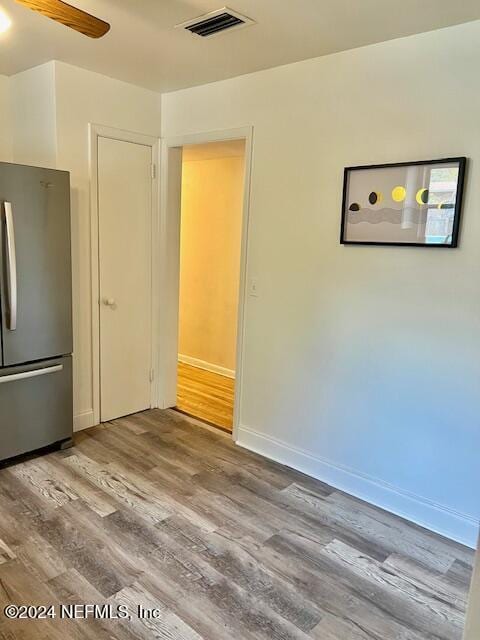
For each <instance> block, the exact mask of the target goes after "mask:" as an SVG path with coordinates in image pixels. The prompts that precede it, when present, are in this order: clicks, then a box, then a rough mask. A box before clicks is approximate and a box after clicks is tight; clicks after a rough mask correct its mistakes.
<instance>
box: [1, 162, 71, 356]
mask: <svg viewBox="0 0 480 640" xmlns="http://www.w3.org/2000/svg"><path fill="white" fill-rule="evenodd" d="M0 215H1V234H2V242H1V243H0V244H1V311H2V314H1V315H2V343H3V363H2V364H3V365H4V366H9V365H15V364H20V363H24V362H32V361H34V360H42V359H45V358H52V357H56V356H60V355H64V354H69V353H71V352H72V304H71V298H72V292H71V250H70V184H69V174H68V173H66V172H64V171H55V170H53V169H41V168H36V167H26V166H23V165H15V164H7V163H0Z"/></svg>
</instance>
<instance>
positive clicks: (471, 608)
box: [464, 538, 480, 640]
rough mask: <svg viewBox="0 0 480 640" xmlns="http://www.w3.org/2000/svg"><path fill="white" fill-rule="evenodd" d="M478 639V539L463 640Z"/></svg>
mask: <svg viewBox="0 0 480 640" xmlns="http://www.w3.org/2000/svg"><path fill="white" fill-rule="evenodd" d="M479 638H480V538H479V545H478V549H477V561H476V566H475V573H474V574H473V581H472V590H471V592H470V602H469V605H468V616H467V625H466V627H465V639H464V640H478V639H479Z"/></svg>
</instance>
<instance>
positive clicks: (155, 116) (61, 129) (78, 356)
mask: <svg viewBox="0 0 480 640" xmlns="http://www.w3.org/2000/svg"><path fill="white" fill-rule="evenodd" d="M5 102H7V103H9V105H10V113H9V114H7V115H9V120H8V123H7V125H5V123H4V122H2V120H1V118H2V116H3V113H2V111H4V108H3V103H5ZM89 123H93V124H100V125H105V126H108V127H113V128H117V129H125V130H128V131H136V132H138V133H145V134H150V135H153V136H159V134H160V96H159V94H157V93H155V92H153V91H148V90H146V89H142V88H140V87H136V86H134V85H131V84H127V83H125V82H120V81H119V80H114V79H112V78H107V77H105V76H102V75H100V74H98V73H92V72H90V71H86V70H84V69H79V68H78V67H74V66H71V65H68V64H65V63H63V62H55V61H52V62H48V63H46V64H44V65H41V66H39V67H35V68H34V69H29V70H28V71H25V72H23V73H19V74H17V75H15V76H12V77H11V78H8V79H5V78H3V77H2V76H0V134H1V133H2V131H4V132H5V133H8V134H10V136H11V139H10V140H8V138H7V136H5V142H3V140H1V139H0V159H2V155H3V156H11V158H12V159H13V161H14V162H20V163H25V164H33V165H42V166H49V167H56V168H58V169H63V170H67V171H70V177H71V203H72V259H73V331H74V356H73V372H74V414H75V427H76V428H77V429H80V428H86V427H90V426H92V425H93V424H94V415H93V387H92V322H91V318H92V306H91V277H92V275H91V270H90V260H91V254H90V250H91V247H90V179H89V155H88V147H89V138H88V125H89ZM2 126H3V129H2ZM8 159H10V158H8Z"/></svg>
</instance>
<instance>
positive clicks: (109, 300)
mask: <svg viewBox="0 0 480 640" xmlns="http://www.w3.org/2000/svg"><path fill="white" fill-rule="evenodd" d="M103 304H104V305H105V306H106V307H114V306H115V300H114V298H104V299H103Z"/></svg>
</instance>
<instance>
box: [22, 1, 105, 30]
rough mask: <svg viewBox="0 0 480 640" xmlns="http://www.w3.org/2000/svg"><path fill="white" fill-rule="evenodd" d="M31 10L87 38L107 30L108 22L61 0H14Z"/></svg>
mask: <svg viewBox="0 0 480 640" xmlns="http://www.w3.org/2000/svg"><path fill="white" fill-rule="evenodd" d="M15 1H16V2H18V4H22V5H24V6H25V7H28V8H29V9H32V11H38V12H39V13H41V14H43V15H44V16H46V17H47V18H51V19H52V20H55V21H56V22H60V23H61V24H64V25H65V26H66V27H70V29H75V31H79V32H80V33H83V34H84V35H86V36H88V37H89V38H101V37H102V36H104V35H105V34H106V33H107V32H108V31H109V30H110V25H109V24H108V22H104V21H103V20H100V18H96V17H95V16H92V15H90V14H89V13H86V11H82V10H81V9H77V8H76V7H72V5H70V4H67V3H66V2H62V0H15Z"/></svg>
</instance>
